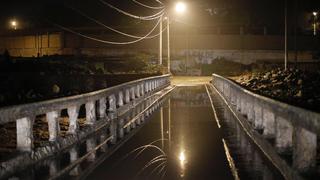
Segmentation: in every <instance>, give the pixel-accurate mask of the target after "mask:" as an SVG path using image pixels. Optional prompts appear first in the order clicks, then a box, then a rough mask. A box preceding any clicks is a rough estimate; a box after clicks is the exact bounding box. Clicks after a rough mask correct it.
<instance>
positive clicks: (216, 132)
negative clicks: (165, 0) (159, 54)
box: [87, 86, 282, 180]
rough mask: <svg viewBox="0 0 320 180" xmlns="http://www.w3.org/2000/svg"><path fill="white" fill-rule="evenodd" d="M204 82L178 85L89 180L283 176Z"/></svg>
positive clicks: (90, 175)
mask: <svg viewBox="0 0 320 180" xmlns="http://www.w3.org/2000/svg"><path fill="white" fill-rule="evenodd" d="M216 108H218V110H217V112H218V113H220V114H219V116H218V117H219V119H220V125H221V128H219V127H218V124H217V121H216V119H215V116H214V114H213V110H212V107H211V103H210V101H209V98H208V95H207V92H206V88H205V86H191V87H178V88H176V89H175V90H174V91H173V92H172V93H171V94H170V95H168V97H167V99H166V101H165V103H164V104H163V105H162V107H160V108H159V109H158V110H157V111H156V112H155V113H153V115H152V116H151V119H150V120H149V121H148V122H147V123H146V124H145V125H144V126H143V128H141V129H140V130H139V131H138V132H137V133H136V134H135V135H134V136H133V137H132V138H131V139H130V140H129V141H127V142H126V143H125V144H124V145H123V146H121V148H119V149H118V151H116V152H115V153H114V154H113V155H112V156H111V157H109V158H108V159H107V160H105V161H104V162H102V163H101V164H100V165H99V166H98V167H97V168H96V169H95V170H94V171H92V172H91V174H89V176H88V177H87V179H117V180H122V179H123V180H125V179H195V180H198V179H237V178H240V179H282V177H281V176H280V174H279V173H278V172H277V171H276V170H275V169H274V168H273V167H272V165H271V164H270V163H269V162H268V161H267V160H266V159H265V158H263V156H262V155H261V152H260V151H259V150H257V148H256V147H255V146H254V145H253V144H252V143H251V141H250V140H248V138H247V136H246V135H245V133H244V132H243V131H242V129H241V128H240V125H239V124H238V122H237V121H236V119H235V118H234V117H233V116H232V115H231V113H230V112H228V111H227V110H226V109H225V108H224V107H223V106H221V107H216Z"/></svg>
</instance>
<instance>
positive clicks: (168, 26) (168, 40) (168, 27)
mask: <svg viewBox="0 0 320 180" xmlns="http://www.w3.org/2000/svg"><path fill="white" fill-rule="evenodd" d="M167 43H168V73H171V70H170V19H169V16H168V17H167Z"/></svg>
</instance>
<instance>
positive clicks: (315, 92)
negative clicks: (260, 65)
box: [233, 69, 320, 112]
mask: <svg viewBox="0 0 320 180" xmlns="http://www.w3.org/2000/svg"><path fill="white" fill-rule="evenodd" d="M233 79H234V80H235V81H236V82H238V83H239V84H240V85H242V86H243V87H245V88H247V89H249V90H251V91H253V92H255V93H258V94H261V95H264V96H268V97H271V98H273V99H277V100H280V101H283V102H286V103H289V104H292V105H295V106H300V107H303V108H307V109H310V110H314V111H318V112H320V71H318V72H316V73H314V72H313V73H311V72H303V71H300V70H298V69H289V70H287V71H285V70H283V69H274V70H271V71H267V72H263V73H249V74H246V75H241V76H238V77H236V78H233Z"/></svg>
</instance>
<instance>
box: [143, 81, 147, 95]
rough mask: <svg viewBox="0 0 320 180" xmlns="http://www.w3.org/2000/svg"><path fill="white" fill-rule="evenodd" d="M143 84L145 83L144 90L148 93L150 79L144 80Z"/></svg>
mask: <svg viewBox="0 0 320 180" xmlns="http://www.w3.org/2000/svg"><path fill="white" fill-rule="evenodd" d="M143 84H144V92H145V94H147V93H148V81H145V82H143Z"/></svg>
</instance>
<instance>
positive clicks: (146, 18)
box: [99, 0, 164, 21]
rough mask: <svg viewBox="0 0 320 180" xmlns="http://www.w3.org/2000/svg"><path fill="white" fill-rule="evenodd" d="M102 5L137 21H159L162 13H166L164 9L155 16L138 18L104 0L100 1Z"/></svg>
mask: <svg viewBox="0 0 320 180" xmlns="http://www.w3.org/2000/svg"><path fill="white" fill-rule="evenodd" d="M99 1H100V2H101V3H102V4H104V5H106V6H109V7H110V8H112V9H114V10H116V11H118V12H120V13H122V14H124V15H127V16H129V17H132V18H135V19H140V20H145V21H150V20H154V19H158V18H160V17H161V15H162V13H163V12H164V9H162V10H161V11H159V12H157V13H155V14H153V15H150V16H137V15H134V14H131V13H129V12H126V11H124V10H121V9H119V8H117V7H115V6H113V5H112V4H110V3H108V2H106V1H104V0H99Z"/></svg>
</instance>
